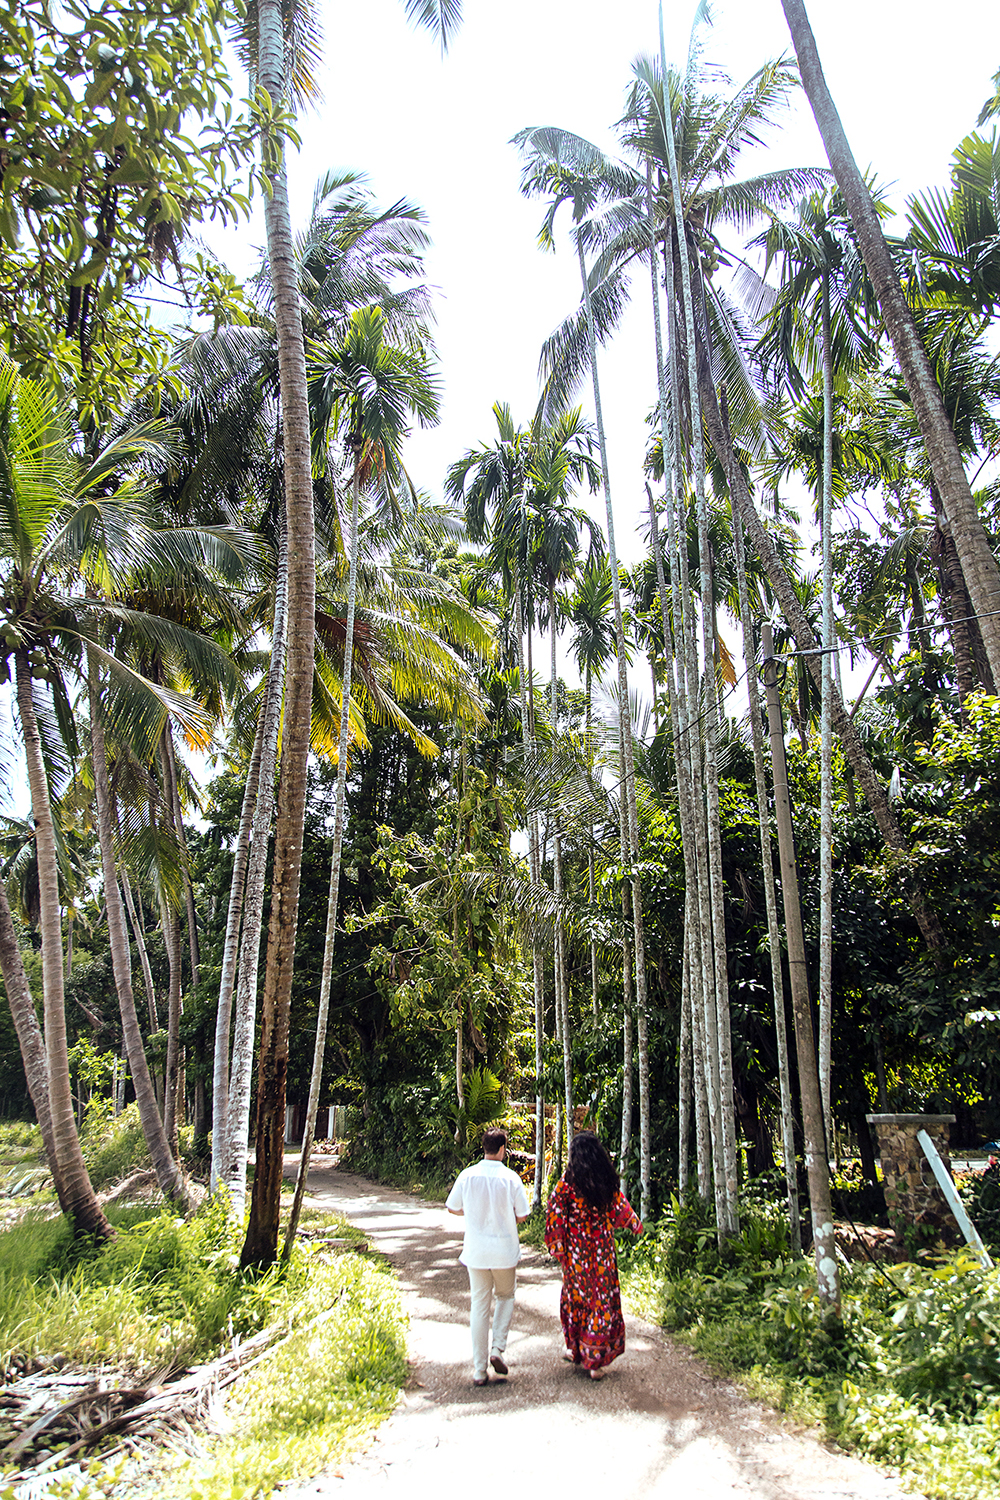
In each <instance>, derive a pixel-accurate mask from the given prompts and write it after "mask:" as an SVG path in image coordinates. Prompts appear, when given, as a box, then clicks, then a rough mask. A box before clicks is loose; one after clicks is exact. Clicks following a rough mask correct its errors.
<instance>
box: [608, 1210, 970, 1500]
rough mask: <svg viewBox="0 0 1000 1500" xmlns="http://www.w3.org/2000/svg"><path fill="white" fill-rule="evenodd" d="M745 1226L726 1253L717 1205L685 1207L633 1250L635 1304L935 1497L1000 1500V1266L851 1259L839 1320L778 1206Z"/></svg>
mask: <svg viewBox="0 0 1000 1500" xmlns="http://www.w3.org/2000/svg"><path fill="white" fill-rule="evenodd" d="M741 1224H742V1225H743V1231H742V1233H741V1235H740V1236H739V1238H738V1239H737V1240H735V1241H733V1242H731V1243H730V1245H729V1246H728V1247H727V1248H726V1250H725V1252H724V1253H722V1254H720V1252H719V1250H718V1247H717V1245H716V1241H715V1235H714V1230H713V1226H712V1223H711V1214H710V1211H709V1210H708V1209H707V1208H706V1207H705V1205H703V1204H700V1203H699V1202H698V1201H697V1200H695V1201H693V1202H691V1203H689V1204H686V1205H684V1206H683V1207H682V1206H680V1205H677V1204H675V1205H674V1210H673V1212H672V1213H670V1214H668V1215H667V1216H666V1218H665V1219H664V1220H663V1221H661V1223H660V1224H659V1225H658V1226H656V1227H655V1229H654V1230H653V1232H652V1233H650V1234H649V1235H647V1237H646V1238H645V1240H644V1241H640V1242H639V1243H638V1244H637V1245H636V1246H635V1248H633V1249H624V1250H623V1253H622V1257H621V1260H622V1283H623V1288H624V1290H625V1292H626V1295H627V1296H628V1298H629V1301H630V1302H631V1303H632V1305H633V1306H634V1307H635V1308H636V1310H637V1311H639V1312H641V1313H642V1314H643V1315H645V1316H647V1317H649V1318H650V1319H652V1320H655V1321H657V1322H659V1323H661V1324H663V1325H664V1326H665V1327H667V1328H669V1329H671V1330H672V1331H673V1332H675V1333H677V1334H679V1335H680V1336H681V1337H683V1338H685V1339H687V1340H688V1341H689V1342H690V1343H691V1344H692V1346H693V1347H694V1348H695V1349H696V1350H697V1351H698V1352H699V1353H700V1354H702V1355H704V1356H706V1357H707V1358H708V1359H710V1360H711V1361H712V1362H713V1363H714V1364H715V1365H716V1366H718V1367H719V1368H720V1369H722V1370H724V1371H725V1372H726V1373H727V1374H734V1375H737V1376H738V1377H739V1378H740V1379H741V1380H743V1382H744V1383H745V1384H747V1385H748V1386H749V1388H750V1389H751V1390H752V1391H753V1393H754V1394H755V1395H758V1396H761V1397H763V1398H764V1399H766V1400H768V1401H770V1402H771V1403H772V1404H774V1405H776V1406H778V1407H779V1408H781V1409H783V1410H787V1411H791V1412H792V1413H793V1414H794V1415H795V1416H797V1417H798V1418H800V1419H802V1420H806V1421H812V1422H818V1423H819V1424H821V1425H822V1426H823V1427H825V1429H826V1431H827V1433H828V1434H829V1435H830V1436H831V1437H833V1438H835V1439H837V1440H838V1441H840V1442H841V1443H843V1444H844V1445H845V1446H847V1447H851V1448H854V1449H857V1450H858V1451H860V1452H862V1453H864V1454H867V1455H868V1456H870V1457H872V1458H874V1459H877V1460H879V1461H881V1462H885V1463H890V1464H892V1465H894V1466H895V1467H897V1468H898V1469H899V1470H900V1472H901V1473H902V1474H903V1476H904V1477H905V1478H906V1480H907V1481H908V1482H909V1483H911V1484H913V1485H914V1486H915V1487H916V1488H917V1489H919V1490H920V1491H921V1492H922V1493H923V1494H925V1495H927V1496H928V1497H931V1500H1000V1271H997V1270H994V1271H984V1270H982V1269H981V1267H980V1266H979V1264H978V1262H977V1261H975V1260H973V1259H972V1257H971V1256H969V1255H967V1254H965V1253H964V1252H962V1253H955V1254H953V1255H951V1256H950V1257H948V1258H947V1259H944V1260H941V1261H940V1262H938V1263H936V1264H930V1265H903V1266H892V1267H888V1268H886V1269H885V1270H880V1269H879V1268H876V1267H874V1266H872V1265H859V1266H853V1267H851V1268H850V1269H847V1268H844V1270H843V1272H842V1308H841V1315H840V1317H839V1318H837V1317H834V1316H833V1315H832V1314H831V1313H830V1312H829V1311H828V1310H827V1309H825V1308H823V1307H822V1306H821V1304H820V1302H819V1299H818V1297H817V1295H816V1291H815V1276H814V1273H813V1269H812V1266H811V1263H810V1262H809V1261H806V1260H799V1261H793V1260H792V1259H791V1258H790V1256H789V1254H788V1247H787V1234H786V1232H785V1229H784V1225H783V1223H782V1220H781V1211H780V1207H779V1206H778V1205H776V1204H774V1205H767V1204H765V1203H763V1202H761V1201H758V1202H757V1203H755V1204H745V1205H743V1209H742V1211H741Z"/></svg>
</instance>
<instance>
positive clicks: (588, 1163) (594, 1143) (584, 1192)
mask: <svg viewBox="0 0 1000 1500" xmlns="http://www.w3.org/2000/svg"><path fill="white" fill-rule="evenodd" d="M565 1177H566V1181H567V1182H568V1183H569V1185H570V1187H571V1188H575V1190H576V1191H577V1192H578V1193H579V1195H580V1197H581V1198H584V1199H586V1201H587V1202H588V1203H589V1204H590V1206H591V1208H610V1207H611V1204H612V1203H613V1202H614V1198H615V1194H616V1193H617V1192H618V1173H617V1172H616V1171H615V1164H614V1162H613V1161H612V1160H611V1157H610V1156H609V1155H608V1153H607V1151H606V1150H605V1148H604V1146H603V1145H602V1144H601V1142H600V1141H599V1140H598V1139H597V1136H596V1135H595V1134H594V1132H593V1131H592V1130H581V1131H580V1132H579V1133H578V1134H577V1135H575V1136H574V1137H573V1140H572V1142H571V1143H570V1148H569V1162H568V1164H567V1167H566V1173H565Z"/></svg>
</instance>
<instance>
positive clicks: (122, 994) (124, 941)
mask: <svg viewBox="0 0 1000 1500" xmlns="http://www.w3.org/2000/svg"><path fill="white" fill-rule="evenodd" d="M87 687H88V691H89V695H90V746H91V757H92V762H93V771H94V797H95V801H96V803H97V832H98V837H99V840H100V846H101V871H102V874H103V877H104V902H105V908H106V910H107V915H108V941H109V945H110V948H111V969H112V973H113V974H114V980H115V989H116V991H117V993H118V1006H119V1009H120V1011H121V1018H122V1035H123V1037H124V1039H125V1050H126V1055H127V1057H128V1065H129V1071H130V1072H131V1074H132V1084H133V1087H134V1088H135V1098H136V1103H137V1105H138V1107H139V1119H140V1120H141V1122H142V1133H143V1136H144V1138H145V1141H146V1148H147V1150H148V1151H149V1156H150V1160H151V1161H152V1163H153V1170H154V1171H155V1173H156V1181H157V1183H158V1184H159V1187H160V1191H161V1192H162V1193H163V1195H164V1197H165V1198H168V1199H171V1200H172V1201H173V1202H175V1203H177V1204H178V1205H179V1206H180V1207H181V1208H182V1209H183V1210H184V1212H187V1211H188V1210H189V1209H190V1208H192V1207H193V1206H194V1200H193V1199H192V1198H191V1195H190V1193H189V1192H188V1187H187V1183H186V1182H185V1180H184V1173H183V1171H182V1170H181V1168H180V1165H179V1164H178V1161H177V1159H176V1158H175V1156H174V1155H173V1153H172V1152H171V1150H170V1145H169V1143H168V1140H167V1134H166V1131H165V1129H164V1124H163V1121H162V1120H161V1119H160V1112H159V1110H158V1109H157V1105H156V1092H155V1090H154V1088H153V1080H152V1078H151V1077H150V1074H149V1065H148V1063H147V1062H146V1052H145V1048H144V1047H143V1042H142V1033H141V1031H140V1030H139V1017H138V1016H137V1015H136V1010H135V995H134V994H133V991H132V965H131V960H130V956H129V946H128V931H127V929H126V926H125V912H124V908H123V906H122V898H121V893H120V891H119V889H118V875H117V870H116V868H115V851H114V840H113V834H112V829H113V826H114V812H113V809H112V800H111V787H110V782H109V778H108V757H107V750H106V747H105V740H104V719H103V711H102V708H101V698H100V690H99V685H98V671H97V663H96V661H95V659H94V657H93V655H92V654H91V653H90V652H89V651H88V663H87Z"/></svg>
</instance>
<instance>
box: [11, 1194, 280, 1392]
mask: <svg viewBox="0 0 1000 1500" xmlns="http://www.w3.org/2000/svg"><path fill="white" fill-rule="evenodd" d="M111 1216H112V1218H113V1221H114V1223H115V1225H116V1230H117V1233H116V1236H115V1238H114V1239H113V1240H111V1241H109V1242H108V1243H107V1244H106V1245H102V1246H99V1247H94V1246H92V1245H81V1244H80V1242H79V1241H75V1242H74V1241H73V1239H72V1237H71V1235H70V1232H69V1228H68V1226H67V1224H66V1222H65V1220H64V1219H62V1218H50V1219H47V1220H46V1219H42V1218H41V1217H39V1216H36V1215H32V1216H29V1217H28V1218H27V1219H26V1220H25V1221H23V1222H22V1223H21V1224H18V1225H16V1226H14V1227H12V1228H11V1229H8V1230H7V1231H5V1232H4V1234H3V1235H0V1364H2V1365H3V1366H4V1367H7V1366H8V1365H9V1364H10V1362H11V1361H12V1360H13V1359H14V1358H18V1359H20V1360H24V1359H33V1358H36V1357H38V1356H41V1355H46V1354H55V1353H61V1354H64V1355H65V1356H66V1357H67V1358H68V1359H71V1360H74V1361H78V1362H81V1363H92V1362H96V1361H108V1362H110V1363H114V1364H116V1365H120V1366H123V1367H126V1368H129V1369H132V1370H143V1369H147V1368H149V1367H150V1366H154V1365H173V1364H183V1363H186V1362H189V1361H191V1360H193V1359H197V1358H201V1357H204V1356H205V1355H206V1354H207V1353H208V1352H209V1351H210V1350H211V1349H212V1348H213V1347H214V1346H215V1344H217V1342H218V1341H219V1339H220V1337H222V1335H223V1333H224V1332H225V1331H226V1330H228V1329H232V1330H233V1331H235V1332H237V1333H242V1334H248V1333H251V1332H254V1331H256V1330H257V1329H259V1328H261V1327H263V1326H264V1325H265V1324H267V1323H268V1322H269V1321H271V1320H272V1319H273V1318H274V1317H276V1316H280V1315H282V1314H283V1312H284V1311H285V1310H287V1309H290V1308H292V1307H294V1306H295V1305H296V1301H297V1299H298V1297H299V1295H300V1293H301V1290H302V1287H303V1285H304V1271H303V1263H302V1261H301V1260H297V1261H295V1262H294V1263H293V1265H292V1267H291V1269H290V1270H289V1271H288V1272H287V1274H283V1275H279V1274H278V1273H277V1272H275V1273H272V1274H271V1275H270V1276H267V1277H263V1278H253V1277H250V1276H249V1275H248V1274H246V1273H244V1272H242V1271H240V1269H239V1251H240V1247H241V1244H242V1228H241V1226H239V1225H234V1224H233V1223H232V1222H231V1221H230V1220H229V1218H228V1215H227V1214H226V1212H225V1210H224V1209H223V1208H222V1206H221V1205H213V1206H209V1207H208V1208H206V1209H205V1210H203V1211H202V1212H201V1213H200V1214H198V1215H196V1217H195V1218H194V1219H192V1220H190V1221H189V1222H185V1221H184V1220H182V1219H177V1218H175V1217H174V1216H173V1215H172V1214H171V1213H170V1212H169V1211H168V1210H166V1209H157V1210H152V1211H151V1210H150V1209H149V1208H148V1207H143V1208H135V1207H133V1208H131V1209H129V1210H125V1211H118V1212H117V1213H116V1212H114V1210H112V1211H111Z"/></svg>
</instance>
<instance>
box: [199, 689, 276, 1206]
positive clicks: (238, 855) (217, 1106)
mask: <svg viewBox="0 0 1000 1500" xmlns="http://www.w3.org/2000/svg"><path fill="white" fill-rule="evenodd" d="M266 706H267V689H266V687H265V690H264V695H263V701H262V702H261V705H260V714H259V718H258V720H257V733H256V735H255V736H254V742H253V753H252V754H251V756H250V765H249V767H248V769H247V780H246V786H245V787H244V789H243V807H242V810H241V812H240V826H239V831H238V833H237V836H236V848H235V850H234V851H233V872H232V876H231V878H230V884H229V907H228V910H227V913H226V936H225V940H224V942H223V946H222V973H221V975H220V976H219V1003H218V1006H217V1007H216V1012H215V1051H214V1054H213V1061H212V1105H213V1122H212V1166H211V1175H210V1178H209V1190H210V1192H212V1193H213V1194H214V1193H215V1192H216V1190H217V1189H218V1187H219V1184H220V1183H221V1182H222V1174H223V1165H224V1162H225V1157H226V1141H227V1132H226V1122H227V1118H228V1115H229V1048H230V1044H231V1032H232V1021H233V992H234V990H235V988H236V960H237V956H238V954H239V945H240V924H241V921H242V918H243V899H244V896H245V893H246V882H247V861H248V860H249V857H250V828H251V825H252V823H253V815H254V811H255V809H256V806H257V794H258V790H259V787H260V758H261V748H262V746H263V743H264V718H265V708H266Z"/></svg>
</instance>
